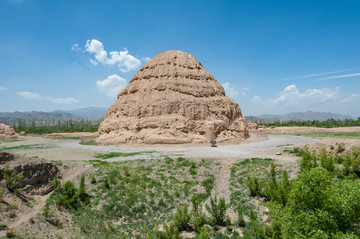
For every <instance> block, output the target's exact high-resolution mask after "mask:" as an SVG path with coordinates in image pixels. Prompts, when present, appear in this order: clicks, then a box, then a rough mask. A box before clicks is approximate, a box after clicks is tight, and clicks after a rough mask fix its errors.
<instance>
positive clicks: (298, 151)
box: [283, 147, 304, 157]
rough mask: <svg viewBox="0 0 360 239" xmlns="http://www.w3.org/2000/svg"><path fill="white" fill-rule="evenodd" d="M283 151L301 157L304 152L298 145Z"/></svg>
mask: <svg viewBox="0 0 360 239" xmlns="http://www.w3.org/2000/svg"><path fill="white" fill-rule="evenodd" d="M283 152H285V153H289V154H292V155H295V156H298V157H301V156H302V155H303V153H304V150H303V149H301V148H299V147H295V148H293V149H284V150H283Z"/></svg>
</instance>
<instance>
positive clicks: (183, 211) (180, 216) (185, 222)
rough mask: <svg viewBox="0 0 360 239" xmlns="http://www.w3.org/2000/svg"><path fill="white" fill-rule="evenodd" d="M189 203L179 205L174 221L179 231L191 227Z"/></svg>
mask: <svg viewBox="0 0 360 239" xmlns="http://www.w3.org/2000/svg"><path fill="white" fill-rule="evenodd" d="M190 216H191V215H190V214H189V205H188V204H186V203H185V204H183V205H182V206H181V207H179V208H178V209H177V211H176V213H175V215H174V217H173V223H174V224H175V226H176V227H177V229H178V230H179V231H184V230H188V229H189V228H191V227H190V224H189V223H190Z"/></svg>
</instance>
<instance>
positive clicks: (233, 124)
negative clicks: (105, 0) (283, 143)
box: [97, 51, 249, 144]
mask: <svg viewBox="0 0 360 239" xmlns="http://www.w3.org/2000/svg"><path fill="white" fill-rule="evenodd" d="M98 133H99V136H98V138H97V142H100V143H111V144H184V143H203V142H209V140H214V139H216V140H217V141H218V142H221V141H228V140H229V139H244V138H247V137H249V129H248V124H247V122H246V121H245V119H244V118H243V116H242V113H241V110H240V107H239V105H238V104H237V103H236V102H235V101H233V100H231V99H230V98H229V97H227V96H226V95H225V91H224V88H223V87H222V86H221V84H219V83H218V82H217V81H216V80H215V78H214V77H213V76H212V75H211V74H210V73H209V72H207V71H206V70H205V68H204V67H203V66H202V65H201V63H200V62H198V61H197V60H196V59H195V58H194V57H193V56H191V55H190V54H188V53H185V52H181V51H167V52H164V53H161V54H159V55H157V56H156V57H154V58H153V59H151V60H150V61H149V62H148V63H147V64H146V65H144V66H143V67H142V68H141V69H140V70H139V71H138V72H137V73H136V74H135V76H134V77H133V78H132V79H131V80H130V82H129V84H128V85H127V86H126V88H124V89H123V90H122V91H121V92H120V93H119V94H118V98H117V101H116V102H115V103H114V104H113V105H112V106H111V107H110V108H109V109H108V110H107V111H106V115H105V119H104V121H103V122H102V123H101V125H100V127H99V130H98Z"/></svg>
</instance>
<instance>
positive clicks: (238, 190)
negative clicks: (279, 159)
mask: <svg viewBox="0 0 360 239" xmlns="http://www.w3.org/2000/svg"><path fill="white" fill-rule="evenodd" d="M273 162H274V160H273V159H270V158H266V159H262V158H251V159H245V160H243V161H241V162H239V163H236V164H234V165H233V167H232V168H231V173H230V191H231V195H230V205H231V206H232V207H233V208H237V207H238V205H239V203H240V204H241V205H242V210H243V213H244V214H246V215H248V216H249V215H250V211H251V210H252V209H254V208H255V205H253V204H252V203H250V199H251V198H250V196H249V195H250V190H249V188H248V186H247V184H248V179H249V178H257V182H252V183H255V184H258V187H260V186H261V183H262V180H265V179H267V178H268V177H269V175H268V174H269V173H268V170H269V168H270V166H271V164H272V163H273ZM279 173H280V172H278V174H279Z"/></svg>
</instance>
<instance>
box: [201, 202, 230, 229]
mask: <svg viewBox="0 0 360 239" xmlns="http://www.w3.org/2000/svg"><path fill="white" fill-rule="evenodd" d="M205 208H206V210H207V211H208V212H209V213H210V215H211V218H210V224H211V225H213V226H216V225H219V226H223V225H224V224H225V213H226V208H227V205H226V203H225V199H224V198H220V200H219V202H218V200H217V198H216V196H215V198H210V206H209V205H208V204H206V205H205Z"/></svg>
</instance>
